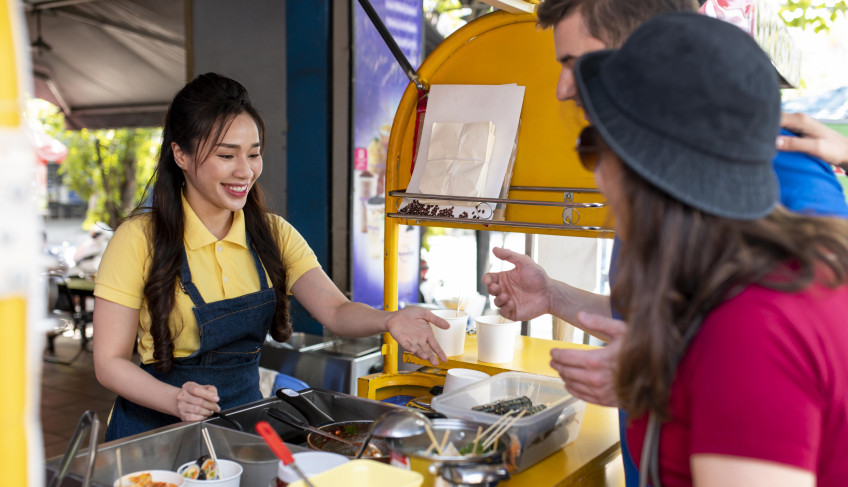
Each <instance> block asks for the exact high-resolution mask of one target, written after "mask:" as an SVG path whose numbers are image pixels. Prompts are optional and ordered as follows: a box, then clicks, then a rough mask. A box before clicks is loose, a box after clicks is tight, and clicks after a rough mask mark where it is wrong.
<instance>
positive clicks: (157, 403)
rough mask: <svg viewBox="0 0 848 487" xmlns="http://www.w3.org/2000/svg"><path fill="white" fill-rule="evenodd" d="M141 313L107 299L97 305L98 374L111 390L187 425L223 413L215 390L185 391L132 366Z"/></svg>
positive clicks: (190, 384) (186, 388) (197, 387)
mask: <svg viewBox="0 0 848 487" xmlns="http://www.w3.org/2000/svg"><path fill="white" fill-rule="evenodd" d="M138 321H139V310H137V309H133V308H128V307H126V306H122V305H120V304H117V303H114V302H112V301H108V300H106V299H103V298H95V301H94V341H93V343H94V373H95V374H96V375H97V380H98V381H99V382H100V383H101V384H102V385H103V386H104V387H106V388H107V389H109V390H111V391H112V392H114V393H116V394H118V395H120V396H121V397H123V398H124V399H127V400H129V401H132V402H134V403H136V404H138V405H141V406H144V407H147V408H150V409H154V410H156V411H160V412H163V413H166V414H170V415H172V416H176V417H178V418H180V419H181V420H183V421H199V420H202V419H205V418H207V417H209V415H211V414H212V412H213V411H220V407H219V406H218V404H217V402H218V394H217V391H216V389H215V387H214V386H202V385H199V384H196V383H194V382H187V383H185V384H183V386H182V388H178V387H174V386H171V385H168V384H166V383H164V382H161V381H159V380H157V379H155V378H154V377H153V376H152V375H150V374H148V373H147V372H145V371H143V370H142V369H141V368H140V367H139V366H138V365H136V364H135V363H133V362H132V354H133V348H134V344H135V340H136V329H137V327H138Z"/></svg>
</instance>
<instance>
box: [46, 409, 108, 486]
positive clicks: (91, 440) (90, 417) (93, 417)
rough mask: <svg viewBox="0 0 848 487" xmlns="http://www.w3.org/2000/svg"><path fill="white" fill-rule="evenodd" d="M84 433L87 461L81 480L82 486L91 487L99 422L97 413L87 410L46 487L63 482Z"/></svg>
mask: <svg viewBox="0 0 848 487" xmlns="http://www.w3.org/2000/svg"><path fill="white" fill-rule="evenodd" d="M86 431H88V459H87V461H86V466H85V478H84V479H83V482H82V486H83V487H89V486H90V485H91V475H92V473H93V472H94V457H95V456H97V438H98V436H99V435H100V420H99V419H97V413H95V412H94V411H91V410H88V411H86V412H84V413H82V416H81V417H80V419H79V421H78V422H77V427H76V429H74V434H73V436H71V441H70V442H69V443H68V447H67V448H66V449H65V454H64V455H63V456H62V461H61V463H60V464H59V470H58V471H57V472H56V475H55V476H54V477H53V479H52V480H50V483H49V484H48V485H47V487H57V486H59V485H61V484H62V481H63V480H65V476H66V475H67V474H68V469H69V468H70V466H71V462H72V461H73V460H74V457H75V456H76V454H77V452H78V451H79V448H80V445H81V444H82V439H83V437H84V436H85V433H86Z"/></svg>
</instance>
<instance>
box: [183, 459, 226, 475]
mask: <svg viewBox="0 0 848 487" xmlns="http://www.w3.org/2000/svg"><path fill="white" fill-rule="evenodd" d="M182 476H183V477H185V478H187V479H192V480H207V479H214V478H217V476H218V466H217V465H216V464H215V461H214V460H212V459H211V458H209V456H208V455H202V456H201V457H200V458H198V459H197V461H196V462H194V465H190V466H189V467H188V468H186V469H185V470H183V472H182Z"/></svg>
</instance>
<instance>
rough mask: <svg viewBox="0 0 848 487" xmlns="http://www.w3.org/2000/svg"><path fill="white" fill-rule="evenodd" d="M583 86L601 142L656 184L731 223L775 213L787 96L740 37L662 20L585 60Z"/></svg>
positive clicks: (716, 25) (728, 30)
mask: <svg viewBox="0 0 848 487" xmlns="http://www.w3.org/2000/svg"><path fill="white" fill-rule="evenodd" d="M575 78H576V80H577V89H578V92H579V93H580V96H581V100H582V102H583V107H584V109H585V110H586V113H587V116H588V118H589V119H590V120H591V121H592V123H593V124H594V126H595V127H596V128H597V130H598V132H600V134H601V136H602V137H603V138H604V139H605V140H607V141H609V143H610V145H611V146H612V147H613V148H614V149H615V152H616V153H617V154H618V155H619V156H620V157H621V159H622V160H623V161H624V162H625V164H627V166H628V167H629V168H630V169H632V170H633V171H634V172H636V173H637V174H639V175H640V176H642V177H643V178H645V179H646V180H648V181H649V182H651V183H652V184H654V185H656V186H657V187H659V188H661V189H662V190H663V191H666V192H667V193H669V194H670V195H672V196H674V197H675V198H677V199H679V200H681V201H683V202H685V203H687V204H690V205H692V206H693V207H695V208H698V209H700V210H702V211H704V212H707V213H710V214H714V215H717V216H723V217H727V218H737V219H754V218H759V217H762V216H765V215H767V214H768V213H769V212H771V210H772V209H773V208H774V205H775V204H776V203H777V200H778V191H777V179H776V177H775V174H774V170H773V168H772V165H771V161H772V159H773V158H774V156H775V153H776V152H777V150H776V148H775V139H776V138H777V133H778V130H779V122H780V90H779V88H778V83H777V76H776V73H775V71H774V68H773V67H772V65H771V61H770V60H769V59H768V57H767V56H766V54H765V53H764V52H763V51H762V50H761V49H760V48H759V46H757V44H756V43H755V42H754V41H753V40H752V39H751V38H750V37H749V36H748V35H747V34H745V33H744V32H742V31H741V30H740V29H739V28H737V27H734V26H733V25H731V24H729V23H726V22H720V21H716V20H714V19H711V18H709V17H705V16H701V15H696V14H679V15H669V16H661V17H659V18H657V19H654V20H653V21H649V22H647V23H645V24H644V25H643V27H642V28H640V29H637V30H636V31H635V32H634V34H633V36H632V37H631V38H630V39H629V40H628V41H627V42H625V44H624V45H623V46H622V48H621V50H620V51H617V52H616V51H609V50H607V51H596V52H593V53H589V54H586V55H584V56H582V57H581V58H580V59H579V60H578V62H577V64H576V66H575Z"/></svg>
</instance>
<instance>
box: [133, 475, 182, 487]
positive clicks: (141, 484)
mask: <svg viewBox="0 0 848 487" xmlns="http://www.w3.org/2000/svg"><path fill="white" fill-rule="evenodd" d="M127 480H129V484H124V485H126V487H177V486H176V484H172V483H171V482H154V481H153V474H151V473H150V472H144V473H142V474H139V475H134V476H132V477H130V478H129V479H127Z"/></svg>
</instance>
